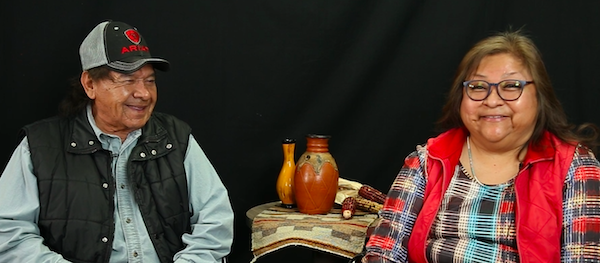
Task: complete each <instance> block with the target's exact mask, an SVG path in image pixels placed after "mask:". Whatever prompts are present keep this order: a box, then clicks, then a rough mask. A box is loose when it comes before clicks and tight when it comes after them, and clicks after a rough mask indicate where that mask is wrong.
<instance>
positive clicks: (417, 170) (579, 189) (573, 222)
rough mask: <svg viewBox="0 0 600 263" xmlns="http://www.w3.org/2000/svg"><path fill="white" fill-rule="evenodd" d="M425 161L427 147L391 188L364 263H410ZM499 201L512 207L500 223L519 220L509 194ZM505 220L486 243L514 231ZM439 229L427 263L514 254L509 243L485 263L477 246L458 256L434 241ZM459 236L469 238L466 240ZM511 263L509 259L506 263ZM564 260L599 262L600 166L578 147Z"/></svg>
mask: <svg viewBox="0 0 600 263" xmlns="http://www.w3.org/2000/svg"><path fill="white" fill-rule="evenodd" d="M426 158H427V148H426V147H421V146H418V147H417V151H415V152H413V153H411V154H410V155H409V156H408V157H407V158H406V162H405V165H404V167H403V168H402V169H401V171H400V173H399V175H398V176H397V178H396V180H395V181H394V183H393V185H392V187H391V189H390V192H389V194H388V200H386V205H385V206H384V208H383V209H382V210H381V212H380V216H381V218H382V220H381V223H380V225H379V226H378V227H377V228H376V229H375V231H374V232H373V235H372V236H371V237H370V239H369V242H368V244H367V246H366V247H367V255H366V256H365V257H364V258H363V262H365V263H373V262H407V258H408V251H407V248H406V247H407V244H408V239H409V237H410V233H411V231H412V227H413V226H414V223H415V220H416V218H417V215H418V214H419V211H420V209H421V207H422V206H423V197H424V190H425V186H426V184H427V179H426V177H425V176H424V169H425V160H426ZM460 173H462V172H461V169H458V167H457V169H455V173H454V175H455V177H457V176H458V175H459V174H460ZM504 190H506V189H504ZM509 193H510V190H509ZM446 194H451V193H446ZM500 198H501V199H500V200H498V202H500V203H504V204H505V206H504V209H506V208H507V207H508V208H509V209H508V210H511V211H508V210H507V211H504V212H506V213H505V214H504V215H498V218H505V219H506V218H510V217H511V215H512V216H514V206H511V205H507V204H511V202H512V203H514V196H511V195H510V194H506V193H505V194H501V195H500ZM442 204H443V203H442ZM442 207H444V206H442ZM440 213H443V211H441V212H438V220H439V221H437V220H436V221H437V222H438V223H441V222H443V221H444V220H443V219H440V217H439V216H440ZM500 221H501V220H500ZM500 221H498V220H495V221H494V222H493V224H492V225H490V226H489V229H490V230H491V231H490V233H488V235H489V236H491V237H493V238H490V239H487V242H492V243H493V242H500V241H499V239H498V234H497V233H498V229H511V228H512V229H514V228H515V226H514V221H512V222H510V220H508V222H509V224H512V226H510V225H509V226H507V225H503V224H502V223H499V222H500ZM504 222H507V221H504ZM434 224H435V223H434ZM438 226H439V225H438ZM494 229H495V231H494ZM434 230H435V229H433V228H432V229H430V234H429V239H430V240H429V241H428V243H429V248H428V250H427V252H428V253H431V254H429V255H427V258H428V260H432V259H436V258H439V257H440V254H442V253H451V254H453V255H459V256H460V257H459V258H460V259H459V261H473V262H496V260H504V259H502V258H503V257H504V256H502V254H503V253H504V255H505V256H506V255H510V254H511V253H510V252H511V251H512V250H513V249H514V248H513V247H512V246H511V245H510V244H512V243H510V242H509V243H508V244H509V245H504V244H502V243H501V242H500V243H497V244H492V245H493V246H494V247H495V248H498V249H499V250H497V251H496V252H495V254H492V252H491V251H487V253H485V255H486V257H484V258H480V257H478V256H481V253H473V251H471V250H469V249H472V247H468V246H455V247H452V248H451V250H453V251H446V250H445V249H443V248H440V247H439V246H437V247H436V246H435V242H436V241H437V240H435V239H436V238H439V236H436V234H435V232H434ZM432 231H433V232H432ZM456 231H457V233H456V235H458V234H459V233H458V232H459V230H456ZM463 234H464V233H463ZM458 236H460V237H461V238H462V237H464V235H458ZM508 239H510V235H507V236H506V240H508ZM463 241H466V240H463ZM480 241H481V240H480ZM456 250H458V251H456ZM511 261H512V260H507V262H511ZM516 261H518V259H516ZM561 261H562V262H599V261H600V164H599V163H598V160H597V159H596V158H595V157H594V155H593V154H592V153H591V152H589V151H587V150H586V149H585V148H582V147H578V148H577V150H576V151H575V154H574V157H573V161H572V163H571V165H570V168H569V170H568V174H567V175H566V177H565V183H564V187H563V229H562V242H561Z"/></svg>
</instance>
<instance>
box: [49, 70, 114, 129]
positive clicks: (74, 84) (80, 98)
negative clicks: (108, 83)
mask: <svg viewBox="0 0 600 263" xmlns="http://www.w3.org/2000/svg"><path fill="white" fill-rule="evenodd" d="M109 73H110V69H109V68H107V67H106V66H101V67H97V68H93V69H90V70H88V74H89V75H90V78H92V79H93V80H100V79H104V78H108V77H109ZM70 82H71V83H70V84H71V89H70V91H69V92H68V93H67V95H66V96H65V98H64V99H63V100H62V101H61V102H60V104H59V105H58V112H59V115H60V116H63V117H67V118H72V117H74V116H75V115H77V114H78V113H80V112H81V111H83V110H85V107H86V106H87V105H88V104H89V103H90V102H91V101H92V100H91V99H90V98H89V97H88V96H87V94H86V93H85V91H84V90H83V85H81V79H80V77H73V78H72V79H71V81H70Z"/></svg>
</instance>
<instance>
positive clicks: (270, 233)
mask: <svg viewBox="0 0 600 263" xmlns="http://www.w3.org/2000/svg"><path fill="white" fill-rule="evenodd" d="M340 212H341V211H340V208H339V206H337V207H334V208H333V209H332V210H331V212H330V213H329V214H326V215H307V214H302V213H300V212H299V211H298V210H297V209H289V208H284V207H282V206H281V202H279V201H276V202H269V203H265V204H260V205H257V206H255V207H252V208H251V209H249V210H248V211H247V212H246V219H247V224H248V227H250V228H251V229H252V234H251V235H252V236H251V242H252V252H253V255H254V261H256V260H257V259H258V258H259V257H261V256H263V255H265V254H268V253H270V252H274V251H276V250H278V249H280V248H283V247H286V246H290V245H294V246H299V247H305V248H308V249H311V250H312V252H313V261H314V262H323V263H325V262H332V263H333V262H335V263H338V262H340V263H341V262H348V261H349V260H350V258H352V257H353V256H354V255H355V254H358V253H360V252H361V251H362V248H363V247H364V242H365V240H366V233H367V232H368V228H369V226H370V225H371V223H373V222H374V221H375V220H376V219H377V215H376V214H369V213H366V212H362V211H357V214H355V216H354V217H353V218H352V219H349V220H347V219H343V218H342V216H341V214H340Z"/></svg>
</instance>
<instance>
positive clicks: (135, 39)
mask: <svg viewBox="0 0 600 263" xmlns="http://www.w3.org/2000/svg"><path fill="white" fill-rule="evenodd" d="M124 33H125V36H127V39H129V41H131V42H132V43H134V44H136V45H137V44H139V43H140V41H141V38H140V34H139V33H138V32H137V31H135V30H133V29H127V30H125V32H124Z"/></svg>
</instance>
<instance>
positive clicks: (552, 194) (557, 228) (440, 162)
mask: <svg viewBox="0 0 600 263" xmlns="http://www.w3.org/2000/svg"><path fill="white" fill-rule="evenodd" d="M466 136H467V133H466V130H464V129H453V130H450V131H448V132H445V133H443V134H441V135H440V136H438V137H436V138H432V139H429V140H428V142H427V150H428V152H429V156H428V158H427V174H426V175H425V176H426V177H427V186H426V187H425V199H424V204H423V209H422V210H421V212H420V213H419V216H418V217H417V220H416V222H415V225H414V227H413V230H412V232H411V236H410V239H409V242H408V251H409V252H408V258H409V262H427V259H426V256H425V250H426V248H425V244H426V240H427V236H428V234H429V231H430V229H431V225H432V223H433V220H434V219H435V216H436V214H437V211H438V208H439V207H440V204H441V201H442V198H443V197H444V193H445V192H446V190H447V189H448V186H449V185H450V180H451V179H452V176H453V173H454V168H455V167H456V165H457V164H458V162H459V158H460V155H461V152H462V147H463V145H464V143H465V140H466ZM574 153H575V146H574V145H570V144H567V143H565V142H563V141H561V140H560V139H558V138H557V137H556V136H554V135H553V134H551V133H550V132H544V134H543V136H542V138H541V140H540V143H539V144H538V146H536V147H533V146H532V145H530V146H529V148H528V149H527V155H526V156H525V161H524V162H523V166H522V168H521V169H520V171H519V174H518V175H517V177H516V179H515V191H516V204H515V209H516V211H515V216H516V228H517V247H518V251H519V257H520V259H521V262H536V263H537V262H560V249H561V234H562V220H563V218H562V194H563V185H564V180H565V176H566V174H567V171H568V169H569V167H570V165H571V162H572V159H573V154H574Z"/></svg>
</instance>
